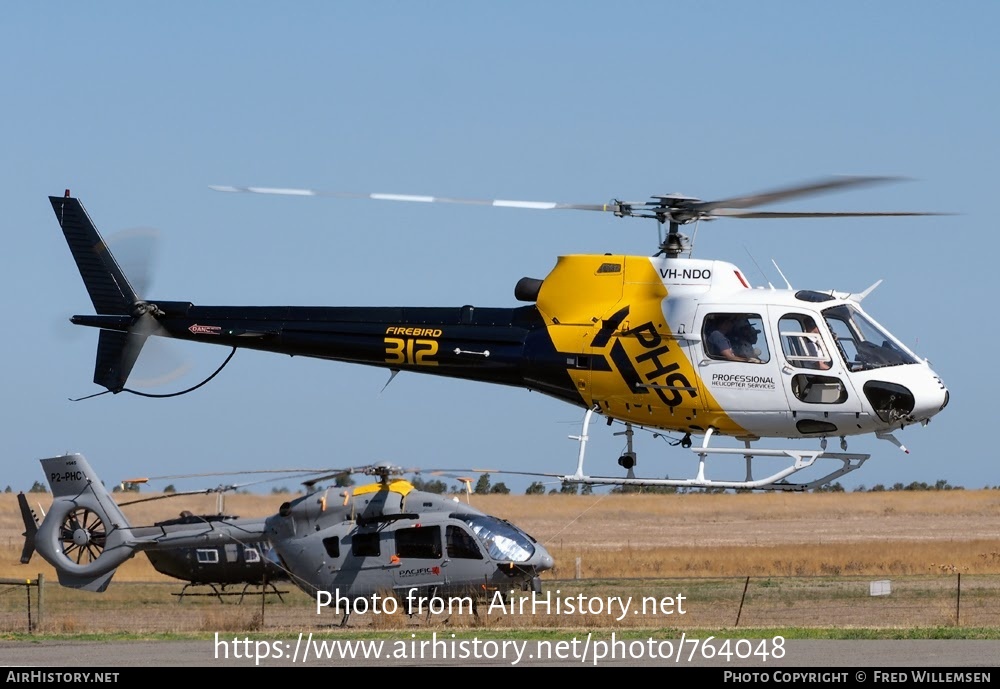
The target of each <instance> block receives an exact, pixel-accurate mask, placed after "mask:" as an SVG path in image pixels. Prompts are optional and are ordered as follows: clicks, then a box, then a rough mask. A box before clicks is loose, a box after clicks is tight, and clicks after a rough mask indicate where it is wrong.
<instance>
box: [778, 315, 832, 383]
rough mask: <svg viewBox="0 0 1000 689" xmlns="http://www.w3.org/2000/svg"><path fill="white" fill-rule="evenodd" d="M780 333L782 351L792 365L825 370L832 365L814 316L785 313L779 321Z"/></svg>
mask: <svg viewBox="0 0 1000 689" xmlns="http://www.w3.org/2000/svg"><path fill="white" fill-rule="evenodd" d="M778 334H779V335H780V336H781V351H782V352H783V353H784V355H785V359H786V360H787V361H788V363H789V364H791V365H792V366H795V367H796V368H808V369H813V370H818V371H825V370H827V369H829V368H830V366H831V365H832V363H833V362H832V361H831V360H830V354H829V353H828V352H827V350H826V342H825V341H824V339H823V335H822V334H821V333H820V330H819V326H818V325H816V321H815V320H814V319H813V318H812V316H806V315H805V314H799V313H788V314H785V315H784V316H782V318H781V320H779V321H778Z"/></svg>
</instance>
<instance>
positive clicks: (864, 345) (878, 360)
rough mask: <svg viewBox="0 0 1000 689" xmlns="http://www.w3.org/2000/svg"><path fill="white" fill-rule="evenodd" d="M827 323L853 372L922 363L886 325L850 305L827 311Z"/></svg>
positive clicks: (824, 314)
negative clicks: (878, 322) (883, 325)
mask: <svg viewBox="0 0 1000 689" xmlns="http://www.w3.org/2000/svg"><path fill="white" fill-rule="evenodd" d="M823 317H824V318H825V319H826V323H827V325H828V326H830V330H832V331H833V336H834V339H835V340H836V342H837V349H838V350H839V351H840V355H841V356H842V357H844V363H846V364H847V366H848V368H850V369H851V370H852V371H868V370H871V369H876V368H882V367H884V366H898V365H901V364H915V363H917V362H918V359H917V358H916V356H914V355H913V354H912V353H911V352H910V351H909V350H907V349H906V348H905V347H903V345H902V344H900V343H899V342H898V341H897V340H896V339H895V338H893V337H892V335H890V334H889V333H888V331H886V330H885V329H884V328H882V327H881V326H880V325H878V324H877V323H875V322H874V321H872V320H871V319H869V318H868V317H867V316H865V314H863V313H862V312H861V311H860V310H859V309H858V308H856V307H854V306H851V305H849V304H842V305H840V306H833V307H830V308H829V309H826V310H825V311H823Z"/></svg>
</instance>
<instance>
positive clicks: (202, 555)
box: [195, 548, 219, 565]
mask: <svg viewBox="0 0 1000 689" xmlns="http://www.w3.org/2000/svg"><path fill="white" fill-rule="evenodd" d="M195 555H196V556H197V557H198V563H199V564H202V565H215V564H218V563H219V551H218V550H216V549H215V548H198V550H196V551H195Z"/></svg>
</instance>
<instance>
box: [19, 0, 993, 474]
mask: <svg viewBox="0 0 1000 689" xmlns="http://www.w3.org/2000/svg"><path fill="white" fill-rule="evenodd" d="M998 20H1000V5H997V3H993V2H985V1H982V2H969V3H963V4H962V5H961V6H960V7H956V6H954V5H950V4H945V3H906V2H884V3H866V2H855V1H848V2H841V3H836V4H823V3H796V2H764V3H737V2H675V3H653V2H648V3H647V2H627V3H619V4H616V5H614V6H612V5H610V4H608V3H597V2H551V3H528V2H508V3H461V2H434V3H430V2H405V3H404V2H376V3H371V2H337V3H331V2H297V3H282V4H279V3H267V2H213V3H194V2H181V3H169V4H161V5H157V4H150V3H125V2H105V3H98V4H80V3H72V2H54V3H45V4H43V5H37V4H35V3H16V4H12V5H8V6H5V7H4V9H3V17H2V21H0V55H2V57H3V63H4V65H5V66H6V69H4V70H3V73H2V75H0V84H2V93H3V96H4V97H3V104H4V105H3V108H2V111H0V122H2V123H3V125H4V127H3V129H4V134H5V135H4V137H3V141H4V143H3V151H4V155H3V161H4V164H3V165H2V166H0V182H2V185H0V188H2V189H3V208H4V211H5V221H4V224H5V226H6V227H5V233H4V236H5V239H6V241H7V246H6V250H5V251H4V252H2V254H0V255H2V259H0V260H2V266H3V269H2V272H0V274H2V276H3V278H2V279H3V283H2V284H3V292H2V294H3V296H2V297H0V299H2V300H3V305H4V307H5V308H4V322H5V324H6V325H5V337H4V338H2V340H0V348H2V349H0V361H3V364H2V366H3V369H2V370H3V374H4V375H3V378H4V381H5V385H4V388H3V389H4V401H3V405H4V414H3V417H4V423H3V427H4V433H3V446H4V462H3V470H2V473H0V487H2V486H3V485H8V484H9V485H11V486H12V487H14V489H15V490H18V489H26V488H27V487H29V486H30V485H31V484H32V482H33V481H35V480H38V479H40V478H41V471H40V467H39V465H38V463H37V460H38V459H39V458H41V457H45V456H50V455H53V454H58V453H61V452H65V451H77V452H83V453H84V454H86V455H87V456H88V457H89V458H90V460H91V462H92V463H93V464H94V465H95V467H97V469H98V471H99V472H100V473H101V474H102V476H103V477H104V478H105V480H106V481H108V482H111V481H118V480H121V479H122V478H126V477H128V476H132V475H135V474H148V475H163V474H183V473H194V472H204V471H213V470H219V471H223V470H225V471H229V470H237V469H264V468H275V467H279V468H283V467H300V466H309V467H313V466H331V467H340V466H348V465H356V464H363V463H367V462H373V461H382V460H384V461H392V462H396V463H398V464H401V465H406V466H415V465H419V466H424V467H441V466H449V467H482V466H493V467H499V468H503V469H508V470H521V471H524V470H541V471H552V472H567V473H568V472H570V471H571V470H572V469H573V468H574V466H575V460H576V452H577V448H576V445H575V444H574V443H573V442H572V441H570V440H569V439H568V438H567V436H568V435H570V434H574V433H577V432H579V426H580V421H581V419H582V414H581V413H580V412H578V410H576V409H575V408H572V407H570V406H568V405H565V404H563V403H561V402H558V401H555V400H553V399H550V398H546V397H543V396H541V395H539V394H537V393H531V392H528V391H526V390H520V389H513V388H500V387H489V386H486V385H482V384H476V383H471V382H462V381H453V380H447V379H439V378H433V377H423V376H418V375H406V374H403V375H400V376H399V377H397V379H396V380H395V381H394V382H393V383H392V384H391V385H390V386H389V387H388V388H387V389H386V390H385V391H384V392H383V391H382V387H383V385H384V384H385V382H386V379H387V377H388V376H387V373H386V372H384V371H381V370H378V369H369V368H364V367H356V366H349V365H347V364H340V363H331V362H322V361H313V360H306V359H298V358H296V359H292V358H289V357H283V356H278V355H269V354H261V353H254V352H248V351H241V352H238V353H237V354H236V356H235V357H234V359H233V360H232V362H231V363H230V364H229V366H228V367H227V368H226V369H225V370H224V371H223V372H222V373H221V374H220V375H219V376H218V377H217V378H216V379H215V380H213V381H212V382H211V383H209V384H208V385H206V386H205V387H203V388H201V389H199V390H198V391H196V392H194V393H191V394H188V395H184V396H181V397H177V398H172V399H164V400H155V399H143V398H139V397H136V396H132V395H125V394H122V395H117V396H111V395H105V396H103V397H98V398H96V399H92V400H88V401H83V402H72V401H70V398H76V397H81V396H84V395H87V394H90V393H93V392H97V391H99V388H97V387H96V386H95V385H94V384H93V383H92V382H91V377H92V374H93V358H94V351H95V346H96V340H97V333H96V332H95V331H93V330H90V329H85V328H80V327H77V326H73V325H71V324H70V323H69V322H68V318H69V316H71V315H72V314H75V313H84V314H86V313H91V312H92V307H91V305H90V302H89V299H88V298H87V295H86V292H85V290H84V288H83V284H82V282H81V280H80V277H79V275H78V273H77V271H76V268H75V266H74V265H73V263H72V260H71V258H70V255H69V251H68V250H67V248H66V246H65V243H64V241H63V238H62V235H61V233H60V231H59V227H58V225H57V223H56V222H55V219H54V217H53V215H52V211H51V208H50V206H49V204H48V200H47V196H49V195H60V194H62V192H63V190H64V189H66V188H70V189H71V190H72V192H73V194H74V195H76V196H78V197H79V198H80V199H81V200H82V201H83V203H84V205H85V206H86V208H87V210H88V211H89V213H90V215H91V217H92V218H93V219H94V220H95V222H96V223H97V225H98V227H99V228H100V229H101V231H102V232H103V233H104V234H105V236H107V237H109V238H110V237H111V236H112V235H114V234H115V233H117V232H119V231H122V230H127V229H130V228H136V227H152V228H156V229H157V230H158V231H159V233H160V241H159V244H158V253H157V255H156V264H155V278H154V279H153V280H152V284H151V286H150V288H149V296H151V297H154V298H163V299H177V300H190V301H193V302H195V303H200V304H268V305H284V304H302V305H411V306H459V305H462V304H473V305H477V306H516V305H518V304H517V302H515V300H514V298H513V288H514V284H515V283H516V282H517V280H518V279H519V278H520V277H522V276H532V277H544V275H545V274H546V273H547V272H548V271H549V270H550V269H551V267H552V266H553V265H554V263H555V260H556V257H557V256H559V255H561V254H568V253H589V252H599V253H603V252H606V251H607V252H615V253H631V254H640V255H648V254H651V253H653V252H654V251H655V248H656V245H655V242H656V230H655V226H654V225H653V224H652V223H647V222H640V221H635V220H632V221H629V220H617V219H615V218H612V217H610V216H605V215H604V214H597V213H593V214H591V213H574V212H540V211H528V210H515V209H492V208H482V207H463V206H445V205H439V204H438V205H435V204H397V203H388V202H385V203H380V202H373V201H360V200H358V201H354V200H332V199H317V198H284V197H263V196H251V195H243V196H240V195H230V194H220V193H217V192H213V191H210V190H209V185H212V184H232V185H260V186H302V187H313V188H320V189H331V190H344V191H356V192H394V193H412V194H429V195H441V196H455V197H469V198H510V199H526V200H542V201H564V202H574V203H600V202H604V201H607V200H609V199H611V198H613V197H617V198H625V199H630V200H635V199H644V198H646V197H648V196H650V195H653V194H662V193H669V192H681V193H685V194H689V195H692V196H698V197H700V198H704V199H712V198H725V197H728V196H734V195H739V194H744V193H749V192H754V191H758V190H761V189H768V188H771V187H775V186H781V185H785V184H792V183H796V182H800V181H804V180H811V179H813V178H816V177H821V176H825V175H829V174H841V173H848V174H873V175H883V174H885V175H903V176H906V177H909V178H912V179H911V181H908V182H905V183H902V184H896V185H888V186H879V187H875V188H872V189H865V190H862V191H856V192H849V193H844V194H834V195H829V196H822V197H818V198H814V199H806V200H804V201H801V202H797V203H795V204H788V205H784V206H780V207H779V206H775V207H773V208H769V209H774V210H787V209H793V208H799V209H808V210H913V211H947V212H955V213H958V215H954V216H944V217H932V218H887V219H864V220H812V221H809V220H781V221H763V220H754V221H737V220H732V221H727V220H720V221H718V222H715V223H709V224H703V225H702V226H701V228H700V229H699V231H698V235H697V241H696V245H695V256H696V257H698V258H719V259H725V260H730V261H732V262H734V263H736V264H738V265H740V266H742V268H743V269H744V272H745V273H746V274H747V275H748V276H750V277H751V279H753V280H754V281H755V283H756V284H763V283H764V282H765V276H764V275H761V272H760V271H759V270H757V268H756V266H755V265H754V263H753V260H756V262H757V263H758V264H760V266H761V267H762V268H764V272H765V273H766V279H767V280H770V281H772V282H774V283H776V284H779V283H780V282H781V280H780V277H779V276H778V275H777V273H776V272H774V271H770V272H769V271H768V268H769V267H771V260H772V259H773V260H774V261H775V262H777V264H778V265H779V266H780V267H781V270H782V271H783V272H784V273H785V275H786V276H787V277H788V279H789V280H790V281H791V282H792V284H793V285H794V286H795V287H801V288H815V289H830V288H835V289H838V290H845V291H854V292H859V291H861V290H863V289H865V288H867V287H868V286H869V285H871V284H872V283H873V282H875V281H876V280H879V279H883V280H884V282H883V284H882V285H881V286H880V287H879V288H878V289H877V290H875V292H874V293H873V294H872V295H871V296H869V297H868V299H867V300H866V301H865V307H866V308H867V309H868V310H869V312H870V313H871V314H872V315H873V316H874V317H875V318H876V319H878V320H879V321H880V322H881V323H882V324H883V325H885V326H887V327H888V328H889V329H890V330H891V331H892V332H893V333H894V334H896V335H897V336H898V337H899V338H900V339H901V340H902V341H904V342H905V343H906V344H907V345H909V346H910V347H911V348H912V349H914V350H915V351H916V352H917V353H918V354H919V355H921V356H923V357H927V358H928V359H930V361H931V362H932V364H933V365H934V367H935V369H936V370H937V372H938V373H939V374H940V375H941V376H942V377H943V378H944V380H945V382H946V384H947V385H948V387H949V389H950V390H951V400H952V401H951V404H950V406H949V407H948V409H947V410H945V412H943V413H942V414H941V415H940V416H938V417H937V418H935V419H934V420H933V421H932V423H931V424H930V425H929V426H927V427H926V428H913V429H907V430H905V431H903V432H902V433H901V434H899V437H900V439H901V440H902V441H903V442H904V443H905V444H906V445H907V446H908V447H909V448H910V450H911V453H910V454H909V455H903V454H902V453H901V452H899V450H897V449H896V448H895V447H893V446H892V445H890V444H889V443H887V442H884V441H877V440H874V439H866V440H856V441H852V444H851V449H852V450H855V451H860V452H871V453H872V454H873V457H872V459H871V460H869V461H868V463H867V464H865V466H864V467H863V468H862V469H861V470H859V471H857V472H855V473H854V474H852V475H850V476H848V477H846V478H845V479H844V480H843V481H842V483H843V484H844V485H846V486H848V487H853V486H856V485H858V484H864V485H867V486H871V485H873V484H876V483H885V484H893V483H896V482H903V483H910V482H912V481H926V482H929V483H933V482H934V481H936V480H939V479H945V480H947V481H948V482H949V483H951V484H952V485H961V486H965V487H967V488H978V487H982V486H986V485H989V486H993V485H1000V470H998V468H997V463H996V453H995V451H993V450H991V449H990V448H991V447H992V443H993V441H994V439H993V438H992V437H991V435H990V433H989V431H990V429H991V428H992V427H993V425H994V422H995V419H994V417H993V414H992V411H993V405H992V401H993V396H992V387H993V384H994V382H995V381H996V379H997V375H996V372H995V367H994V366H993V364H992V359H993V357H992V356H991V355H990V354H988V353H987V354H982V353H979V352H978V351H976V350H978V349H979V348H980V347H981V346H991V345H992V343H993V340H994V339H995V337H994V335H995V334H996V332H997V327H996V325H995V324H994V323H993V322H992V319H991V318H986V319H983V318H982V314H981V312H980V311H981V309H983V308H987V304H986V299H987V295H988V287H989V285H990V282H991V281H992V279H993V276H994V275H995V268H994V267H993V266H992V265H991V263H992V262H993V257H994V252H993V251H992V249H993V248H994V247H996V245H997V242H996V240H995V238H994V236H993V229H992V228H993V226H994V225H995V217H994V214H993V211H991V210H990V208H993V206H994V203H993V201H994V197H995V188H996V185H997V173H998V170H997V161H998V160H1000V145H998V141H1000V136H998V133H997V122H1000V104H998V98H1000V91H998V89H997V84H1000V48H998V47H997V42H996V40H995V35H993V34H994V31H995V27H996V26H997V25H998ZM592 216H593V217H592ZM751 256H752V257H753V259H751ZM170 344H171V345H173V347H172V349H173V351H174V356H175V357H176V358H177V359H179V360H181V359H183V360H185V361H187V362H188V363H189V364H190V365H191V367H192V368H191V371H190V372H189V373H188V374H187V375H186V376H185V377H184V378H181V379H178V380H176V381H174V382H172V383H171V384H169V385H167V386H165V387H160V388H155V389H150V391H151V392H170V391H173V390H176V389H180V388H182V387H186V386H187V385H191V384H194V383H196V382H198V381H199V380H200V379H201V378H204V377H205V376H207V375H209V374H210V373H211V372H212V371H213V370H215V368H216V367H217V366H218V365H219V364H221V362H222V361H223V359H224V358H225V356H226V355H227V353H228V350H226V349H222V348H214V347H206V346H197V345H191V344H188V343H178V342H171V343H170ZM145 358H146V357H144V359H145ZM140 366H150V367H151V366H152V364H151V363H149V362H145V361H143V362H140ZM611 430H612V429H608V428H606V427H605V426H604V425H603V424H595V426H594V427H593V428H592V433H591V443H590V445H589V448H588V464H587V468H588V469H589V470H590V472H591V473H593V474H601V473H605V474H606V473H613V472H616V471H617V470H618V468H617V465H616V463H615V459H616V458H617V457H618V454H619V453H620V451H621V450H622V449H623V439H622V438H621V437H615V436H613V435H612V434H611ZM637 449H638V451H639V453H640V455H639V462H640V466H639V468H640V469H641V470H642V473H644V474H647V475H655V476H663V475H666V474H670V475H671V476H681V475H687V474H688V473H690V472H691V471H692V466H693V463H692V459H693V455H690V454H689V453H688V452H687V451H684V450H681V449H680V448H674V447H668V446H667V445H666V444H665V443H663V442H662V441H654V440H653V439H651V438H649V437H648V436H638V437H637ZM497 479H498V480H504V481H505V482H506V483H507V484H508V485H510V486H513V487H514V488H515V489H520V490H523V487H524V485H526V482H522V480H521V479H509V478H508V477H503V478H501V477H497ZM187 487H190V488H196V487H200V486H196V485H188V486H187Z"/></svg>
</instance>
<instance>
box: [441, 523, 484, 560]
mask: <svg viewBox="0 0 1000 689" xmlns="http://www.w3.org/2000/svg"><path fill="white" fill-rule="evenodd" d="M445 539H446V540H447V542H448V557H451V558H454V559H456V560H482V559H483V553H482V551H481V550H479V545H478V544H477V543H476V539H475V537H473V535H472V534H470V533H469V532H468V531H466V530H465V529H463V528H462V527H460V526H454V525H452V526H449V527H448V529H447V531H446V532H445Z"/></svg>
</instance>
